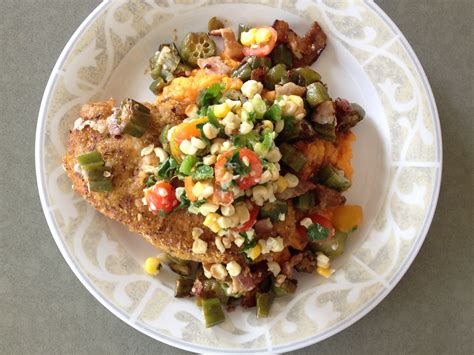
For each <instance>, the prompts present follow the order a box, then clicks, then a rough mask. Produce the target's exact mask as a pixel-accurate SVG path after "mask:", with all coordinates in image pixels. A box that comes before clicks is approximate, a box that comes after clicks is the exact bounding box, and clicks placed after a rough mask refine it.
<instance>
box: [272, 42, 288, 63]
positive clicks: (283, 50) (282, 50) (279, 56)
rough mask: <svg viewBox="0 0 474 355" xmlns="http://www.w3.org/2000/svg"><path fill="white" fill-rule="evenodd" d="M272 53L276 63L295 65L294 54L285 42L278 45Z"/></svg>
mask: <svg viewBox="0 0 474 355" xmlns="http://www.w3.org/2000/svg"><path fill="white" fill-rule="evenodd" d="M270 55H271V57H272V61H273V63H274V64H285V65H286V66H287V67H288V68H291V67H292V66H293V54H292V53H291V50H290V49H289V48H288V47H287V46H285V45H284V44H280V45H278V46H276V47H275V48H274V49H273V51H272V53H271V54H270Z"/></svg>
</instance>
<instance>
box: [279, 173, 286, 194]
mask: <svg viewBox="0 0 474 355" xmlns="http://www.w3.org/2000/svg"><path fill="white" fill-rule="evenodd" d="M287 188H288V182H287V181H286V179H285V178H284V177H283V176H280V177H279V178H278V180H277V192H278V193H282V192H283V191H285V190H286V189H287Z"/></svg>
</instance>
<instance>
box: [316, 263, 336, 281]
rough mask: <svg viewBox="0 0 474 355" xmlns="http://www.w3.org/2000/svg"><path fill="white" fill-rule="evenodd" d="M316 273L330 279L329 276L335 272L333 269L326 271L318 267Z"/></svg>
mask: <svg viewBox="0 0 474 355" xmlns="http://www.w3.org/2000/svg"><path fill="white" fill-rule="evenodd" d="M316 272H317V273H318V274H319V275H321V276H324V277H325V278H328V277H329V276H331V274H332V273H333V272H334V271H333V270H332V269H329V268H328V269H326V268H322V267H319V266H318V267H317V268H316Z"/></svg>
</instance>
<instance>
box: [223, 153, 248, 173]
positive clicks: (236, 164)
mask: <svg viewBox="0 0 474 355" xmlns="http://www.w3.org/2000/svg"><path fill="white" fill-rule="evenodd" d="M224 166H225V168H226V169H227V170H232V171H233V173H234V174H237V175H241V176H245V175H247V174H249V173H250V171H251V170H252V169H251V168H250V166H247V165H245V164H244V162H243V161H242V159H241V158H240V154H239V150H238V149H236V150H235V151H234V152H233V153H232V155H231V156H230V157H228V158H227V162H226V163H225V165H224Z"/></svg>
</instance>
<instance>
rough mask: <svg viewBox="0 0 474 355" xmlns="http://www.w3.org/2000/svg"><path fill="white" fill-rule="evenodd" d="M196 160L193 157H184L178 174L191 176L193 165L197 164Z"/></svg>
mask: <svg viewBox="0 0 474 355" xmlns="http://www.w3.org/2000/svg"><path fill="white" fill-rule="evenodd" d="M197 160H198V159H197V158H196V156H195V155H186V156H185V157H184V159H183V162H182V163H181V165H180V166H179V172H180V173H181V174H183V175H191V170H192V168H193V167H194V164H196V163H197Z"/></svg>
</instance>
